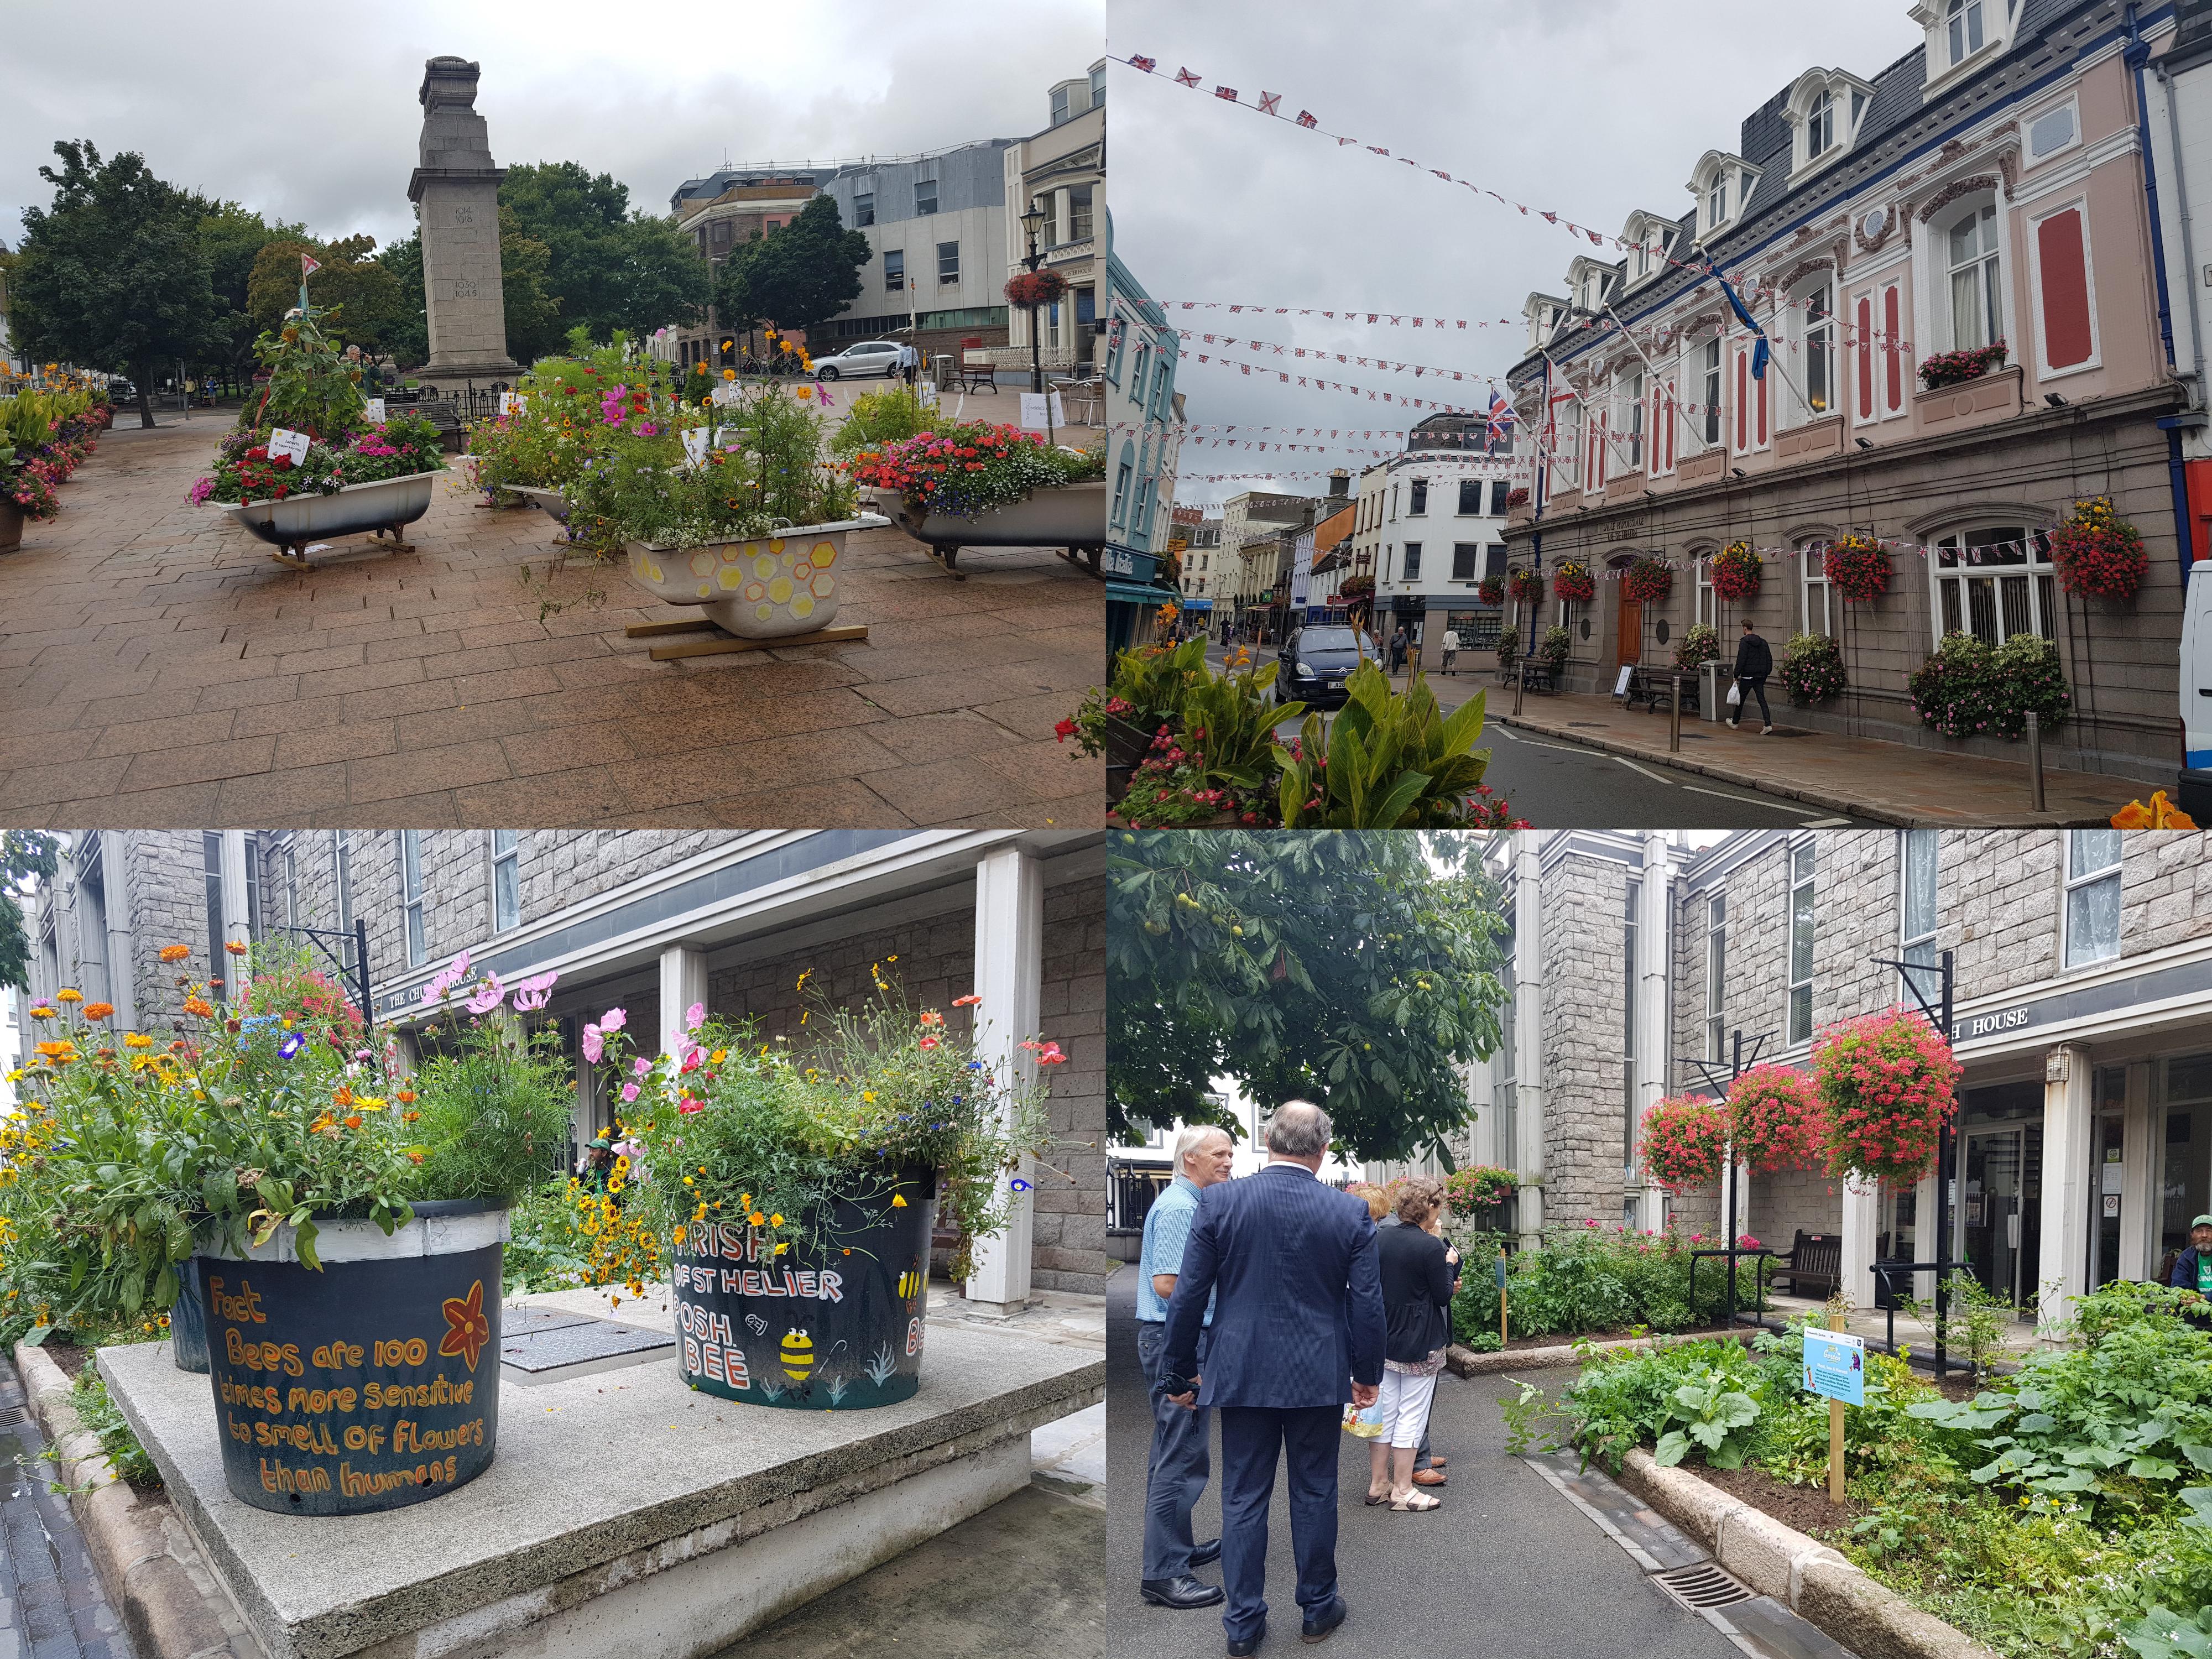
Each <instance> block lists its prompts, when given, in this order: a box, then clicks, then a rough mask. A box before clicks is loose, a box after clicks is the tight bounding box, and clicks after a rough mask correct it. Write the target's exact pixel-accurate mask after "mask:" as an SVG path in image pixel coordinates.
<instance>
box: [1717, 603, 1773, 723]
mask: <svg viewBox="0 0 2212 1659" xmlns="http://www.w3.org/2000/svg"><path fill="white" fill-rule="evenodd" d="M1773 671H1774V653H1773V652H1771V651H1770V650H1768V649H1767V648H1766V641H1765V640H1763V639H1761V638H1759V635H1757V634H1755V633H1753V631H1752V626H1751V619H1750V618H1749V617H1746V618H1745V619H1744V624H1743V637H1742V638H1741V639H1740V640H1738V641H1736V647H1735V699H1734V701H1735V713H1734V714H1730V715H1729V719H1728V723H1729V725H1730V726H1734V725H1735V723H1736V720H1737V719H1738V718H1739V717H1740V716H1741V714H1742V713H1743V708H1744V705H1745V704H1746V703H1747V702H1749V701H1750V700H1751V699H1752V698H1753V697H1757V698H1758V699H1759V721H1760V725H1759V736H1760V737H1762V738H1764V737H1770V736H1771V735H1772V734H1773V732H1774V714H1773V711H1772V710H1771V709H1770V708H1767V706H1766V677H1767V676H1768V675H1769V674H1771V673H1772V672H1773Z"/></svg>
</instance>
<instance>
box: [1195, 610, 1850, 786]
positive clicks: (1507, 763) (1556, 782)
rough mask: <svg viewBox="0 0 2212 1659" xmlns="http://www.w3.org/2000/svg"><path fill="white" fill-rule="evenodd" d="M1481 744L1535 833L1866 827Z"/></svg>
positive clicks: (1522, 739) (1517, 741) (1606, 763)
mask: <svg viewBox="0 0 2212 1659" xmlns="http://www.w3.org/2000/svg"><path fill="white" fill-rule="evenodd" d="M1208 660H1209V661H1210V662H1212V665H1213V666H1214V667H1215V668H1216V669H1218V668H1219V667H1220V666H1221V647H1220V646H1219V645H1218V643H1217V644H1216V645H1214V646H1213V647H1211V649H1210V650H1209V652H1208ZM1430 684H1431V686H1432V687H1434V688H1435V689H1436V690H1437V694H1438V695H1439V696H1441V697H1442V698H1443V701H1444V703H1445V706H1446V707H1447V708H1456V707H1457V706H1458V702H1459V699H1458V697H1457V696H1455V693H1456V691H1457V690H1458V689H1459V688H1458V687H1457V686H1456V685H1455V684H1454V682H1452V681H1449V680H1444V679H1431V682H1430ZM1488 689H1490V690H1495V689H1496V688H1495V687H1494V686H1492V687H1489V688H1488ZM1299 723H1300V722H1297V721H1290V720H1285V722H1284V723H1283V724H1282V725H1280V726H1277V727H1276V730H1277V732H1279V733H1280V734H1281V735H1282V737H1283V738H1285V740H1287V739H1289V738H1292V737H1295V736H1297V728H1298V725H1299ZM1686 736H1688V734H1686ZM1691 741H1692V742H1694V741H1695V739H1694V738H1692V739H1691ZM1482 744H1483V747H1485V748H1486V749H1487V750H1490V769H1489V771H1488V772H1486V774H1485V775H1484V776H1483V781H1484V782H1485V783H1486V784H1488V785H1489V786H1490V787H1491V788H1492V789H1493V790H1495V791H1496V792H1497V793H1498V794H1500V795H1503V796H1504V798H1505V799H1507V800H1508V801H1509V802H1510V803H1511V805H1512V807H1513V811H1514V812H1515V813H1516V815H1517V816H1519V817H1523V818H1526V819H1527V820H1528V822H1529V823H1532V824H1534V825H1535V826H1536V827H1537V828H1538V829H1570V828H1581V829H1608V828H1614V827H1619V826H1624V825H1632V826H1633V827H1635V828H1637V829H1792V828H1815V827H1817V828H1819V829H1847V828H1852V827H1858V826H1863V825H1867V824H1869V823H1872V820H1871V819H1865V818H1853V817H1844V816H1843V815H1841V814H1839V813H1833V812H1830V811H1826V809H1824V808H1821V807H1818V806H1813V805H1807V804H1806V803H1804V802H1802V801H1795V800H1784V799H1782V798H1781V797H1779V796H1777V795H1763V794H1761V793H1759V791H1757V790H1755V789H1744V788H1739V787H1737V786H1735V784H1731V783H1723V782H1722V781H1719V780H1718V779H1715V778H1709V777H1705V776H1704V775H1700V774H1699V773H1696V772H1686V771H1680V770H1678V769H1675V768H1674V767H1670V766H1662V765H1659V764H1657V763H1654V762H1651V761H1647V760H1641V759H1638V760H1632V759H1630V758H1628V757H1626V756H1623V755H1613V754H1608V753H1607V752H1606V751H1605V750H1601V749H1593V748H1590V747H1589V746H1588V745H1587V744H1577V743H1568V742H1565V741H1563V740H1561V739H1559V738H1554V737H1551V736H1548V735H1541V734H1539V733H1536V732H1522V731H1516V730H1515V729H1514V728H1513V727H1511V726H1504V725H1501V724H1499V723H1498V721H1495V720H1491V721H1487V722H1486V724H1485V726H1484V727H1483V734H1482Z"/></svg>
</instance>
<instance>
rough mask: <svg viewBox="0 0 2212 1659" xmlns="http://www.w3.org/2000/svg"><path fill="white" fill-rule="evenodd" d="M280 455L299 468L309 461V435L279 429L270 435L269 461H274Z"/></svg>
mask: <svg viewBox="0 0 2212 1659" xmlns="http://www.w3.org/2000/svg"><path fill="white" fill-rule="evenodd" d="M280 455H282V456H284V457H285V458H286V459H289V460H290V462H291V463H292V465H295V466H298V465H300V464H301V462H303V461H305V460H306V459H307V434H306V433H304V432H295V431H293V430H291V429H290V428H289V427H281V426H280V427H278V428H276V430H275V431H273V432H271V433H270V435H269V459H270V460H272V461H273V460H275V459H276V458H277V457H278V456H280Z"/></svg>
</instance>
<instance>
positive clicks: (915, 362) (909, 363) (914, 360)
mask: <svg viewBox="0 0 2212 1659" xmlns="http://www.w3.org/2000/svg"><path fill="white" fill-rule="evenodd" d="M898 368H899V374H900V375H901V376H902V378H903V379H904V380H905V381H906V383H907V384H908V386H912V385H913V384H914V377H915V374H916V372H917V371H919V370H920V369H921V353H920V352H919V351H916V350H915V349H914V343H913V342H912V341H910V340H909V341H907V342H905V343H902V344H901V345H900V347H899V349H898Z"/></svg>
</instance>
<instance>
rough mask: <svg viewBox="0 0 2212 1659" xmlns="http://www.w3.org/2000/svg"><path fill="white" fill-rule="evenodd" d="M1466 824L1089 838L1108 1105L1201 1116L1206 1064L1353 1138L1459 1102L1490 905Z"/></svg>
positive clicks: (1379, 1150) (1128, 1112) (1442, 1120)
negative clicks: (1099, 874) (1101, 914)
mask: <svg viewBox="0 0 2212 1659" xmlns="http://www.w3.org/2000/svg"><path fill="white" fill-rule="evenodd" d="M1482 845H1483V842H1482V840H1481V838H1480V837H1479V836H1474V835H1471V834H1454V835H1413V834H1406V833H1402V832H1396V833H1394V832H1389V831H1371V830H1353V831H1324V832H1311V833H1306V834H1293V833H1287V832H1280V831H1276V832H1267V833H1259V832H1254V831H1249V830H1216V831H1209V832H1207V833H1206V834H1204V835H1193V834H1190V833H1188V832H1185V831H1178V830H1156V831H1149V832H1132V831H1123V832H1119V833H1116V834H1115V835H1113V836H1110V837H1109V840H1108V843H1107V944H1106V985H1107V1007H1108V1010H1109V1014H1108V1026H1107V1048H1106V1069H1107V1086H1108V1097H1109V1106H1108V1111H1109V1116H1110V1117H1111V1119H1112V1120H1113V1127H1115V1130H1116V1131H1117V1132H1119V1131H1123V1130H1126V1129H1127V1128H1128V1127H1130V1126H1131V1125H1133V1124H1148V1125H1155V1126H1164V1125H1165V1124H1167V1123H1168V1122H1170V1121H1172V1120H1174V1119H1176V1118H1181V1119H1182V1120H1183V1121H1186V1122H1193V1121H1200V1122H1203V1121H1218V1115H1217V1114H1216V1112H1215V1110H1214V1109H1212V1108H1210V1107H1209V1105H1208V1104H1207V1103H1206V1097H1205V1091H1206V1085H1207V1084H1208V1083H1209V1081H1210V1080H1211V1079H1214V1078H1217V1077H1228V1078H1231V1079H1235V1080H1236V1081H1237V1083H1238V1084H1239V1085H1242V1087H1243V1090H1244V1091H1245V1092H1246V1093H1247V1094H1249V1095H1250V1096H1251V1097H1253V1098H1254V1099H1255V1100H1256V1101H1258V1102H1259V1103H1261V1105H1262V1106H1263V1107H1269V1108H1272V1107H1273V1106H1276V1105H1278V1104H1279V1103H1282V1102H1283V1101H1285V1100H1291V1099H1297V1098H1304V1099H1308V1100H1312V1101H1316V1102H1317V1103H1320V1104H1321V1105H1322V1106H1323V1107H1325V1108H1326V1109H1328V1113H1329V1115H1330V1116H1331V1117H1332V1118H1334V1120H1335V1123H1336V1133H1337V1140H1338V1143H1339V1145H1340V1146H1342V1147H1343V1148H1344V1149H1345V1150H1346V1152H1348V1153H1349V1154H1351V1155H1352V1156H1356V1157H1358V1158H1405V1157H1407V1156H1410V1155H1412V1154H1413V1153H1415V1152H1419V1151H1420V1150H1421V1149H1423V1148H1433V1149H1435V1150H1436V1151H1437V1152H1438V1154H1439V1155H1440V1156H1443V1157H1444V1158H1446V1160H1447V1162H1449V1153H1448V1152H1447V1151H1446V1146H1445V1137H1446V1136H1448V1135H1449V1134H1450V1133H1452V1132H1453V1131H1454V1130H1455V1129H1457V1128H1459V1127H1462V1125H1463V1124H1465V1123H1466V1122H1468V1121H1469V1119H1470V1117H1471V1116H1472V1112H1471V1109H1470V1108H1469V1107H1468V1100H1467V1088H1466V1085H1465V1083H1464V1082H1463V1081H1462V1077H1461V1075H1460V1070H1459V1068H1460V1067H1462V1066H1465V1065H1467V1064H1468V1063H1470V1062H1472V1061H1474V1060H1478V1059H1480V1058H1483V1057H1485V1056H1487V1055H1488V1054H1490V1053H1491V1052H1492V1050H1493V1049H1494V1048H1496V1047H1497V1045H1498V1039H1499V1027H1498V1011H1499V1008H1500V1006H1502V1004H1503V1002H1504V996H1505V992H1504V987H1503V986H1502V985H1501V984H1500V983H1499V981H1498V977H1497V972H1496V969H1497V968H1498V963H1499V960H1500V956H1499V951H1498V939H1499V938H1500V937H1501V936H1502V934H1503V933H1504V921H1503V919H1502V917H1501V915H1500V910H1501V905H1500V902H1499V897H1498V889H1497V885H1496V883H1495V882H1494V881H1493V880H1492V878H1491V876H1490V875H1489V873H1488V872H1486V870H1485V869H1484V868H1483V866H1482V864H1481V862H1480V857H1479V852H1480V848H1481V846H1482Z"/></svg>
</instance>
